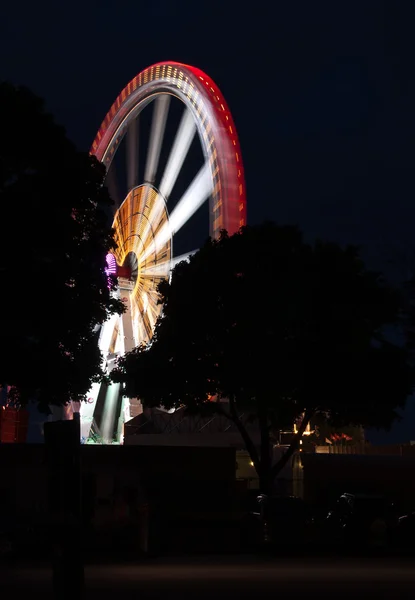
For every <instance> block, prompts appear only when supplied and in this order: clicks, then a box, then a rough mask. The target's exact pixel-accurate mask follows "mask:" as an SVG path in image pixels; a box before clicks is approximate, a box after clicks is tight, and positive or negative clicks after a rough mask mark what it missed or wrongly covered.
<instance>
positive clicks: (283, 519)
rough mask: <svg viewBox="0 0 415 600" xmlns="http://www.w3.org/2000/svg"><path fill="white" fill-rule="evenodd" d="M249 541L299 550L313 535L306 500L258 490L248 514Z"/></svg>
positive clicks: (280, 549) (259, 544) (312, 523)
mask: <svg viewBox="0 0 415 600" xmlns="http://www.w3.org/2000/svg"><path fill="white" fill-rule="evenodd" d="M247 527H248V535H249V540H250V543H251V545H254V546H255V547H256V548H269V549H270V550H271V549H272V550H274V551H280V552H288V551H295V552H297V551H301V550H302V549H304V547H305V546H306V545H307V544H308V543H311V542H312V540H313V537H314V521H313V517H312V514H311V511H310V509H309V508H308V506H307V504H306V503H305V502H304V501H303V500H302V499H301V498H297V497H295V496H289V497H273V496H267V495H265V494H260V495H259V496H257V498H256V508H255V510H253V511H251V512H250V513H249V515H248V518H247Z"/></svg>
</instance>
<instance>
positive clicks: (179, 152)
mask: <svg viewBox="0 0 415 600" xmlns="http://www.w3.org/2000/svg"><path fill="white" fill-rule="evenodd" d="M195 133H196V123H195V120H194V118H193V115H192V113H191V112H190V110H187V109H185V111H184V113H183V116H182V120H181V122H180V125H179V129H178V131H177V134H176V137H175V140H174V143H173V146H172V149H171V151H170V156H169V160H168V161H167V165H166V170H165V172H164V175H163V179H162V180H161V183H160V194H161V195H162V196H163V198H164V199H165V200H166V202H167V200H168V198H169V196H170V194H171V191H172V189H173V187H174V184H175V183H176V180H177V177H178V175H179V173H180V169H181V168H182V165H183V162H184V159H185V158H186V155H187V153H188V151H189V148H190V145H191V143H192V141H193V138H194V136H195Z"/></svg>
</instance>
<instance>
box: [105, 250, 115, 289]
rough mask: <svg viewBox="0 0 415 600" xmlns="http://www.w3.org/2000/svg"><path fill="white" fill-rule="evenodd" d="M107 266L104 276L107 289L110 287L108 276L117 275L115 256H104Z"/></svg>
mask: <svg viewBox="0 0 415 600" xmlns="http://www.w3.org/2000/svg"><path fill="white" fill-rule="evenodd" d="M105 260H106V263H107V266H106V268H105V274H106V276H107V277H108V287H111V286H110V276H111V275H117V261H116V260H115V256H114V255H113V254H111V253H109V254H107V256H106V259H105Z"/></svg>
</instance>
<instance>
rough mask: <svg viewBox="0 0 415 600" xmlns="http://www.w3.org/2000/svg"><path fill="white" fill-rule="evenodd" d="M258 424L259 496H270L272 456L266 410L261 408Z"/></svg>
mask: <svg viewBox="0 0 415 600" xmlns="http://www.w3.org/2000/svg"><path fill="white" fill-rule="evenodd" d="M258 424H259V430H260V434H261V454H260V471H259V473H258V475H259V489H260V492H261V494H266V495H270V494H271V493H272V483H273V478H272V477H271V466H272V456H271V447H270V436H269V426H268V416H267V412H266V410H264V409H261V408H260V409H259V410H258Z"/></svg>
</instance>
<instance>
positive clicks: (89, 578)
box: [0, 557, 415, 600]
mask: <svg viewBox="0 0 415 600" xmlns="http://www.w3.org/2000/svg"><path fill="white" fill-rule="evenodd" d="M414 566H415V564H414V560H409V559H407V560H398V559H393V560H392V559H389V560H388V559H379V560H373V559H372V560H364V559H359V560H357V559H355V560H351V559H348V560H345V559H343V560H342V559H338V560H334V559H333V560H327V559H326V560H310V559H309V560H306V559H298V560H294V559H292V560H289V561H287V560H285V561H283V560H276V559H275V558H274V559H268V560H266V559H263V558H262V559H258V558H250V557H243V558H241V557H235V558H232V557H214V558H211V557H199V558H193V559H188V558H187V559H186V558H183V559H175V560H173V559H170V560H166V559H163V560H161V559H160V560H154V561H152V562H147V563H141V564H133V563H131V564H123V565H102V566H99V565H94V566H88V567H87V568H86V573H85V577H86V597H89V595H90V594H91V593H95V594H99V596H97V597H99V598H100V600H105V599H106V598H108V599H111V600H113V599H114V598H119V597H125V596H120V594H125V593H127V594H128V597H129V598H137V599H139V600H147V599H150V598H151V599H155V598H168V597H174V598H176V597H177V598H181V600H185V599H186V600H187V599H189V600H190V599H192V600H205V599H206V600H207V599H209V600H222V598H223V599H225V598H226V599H227V600H228V599H229V598H238V599H240V598H250V599H252V597H253V596H255V597H257V598H258V596H259V594H265V593H266V594H267V595H268V594H271V597H273V596H274V595H275V596H277V595H278V594H286V595H287V597H288V598H289V600H292V599H293V598H301V599H302V600H304V597H305V596H304V594H307V596H308V595H309V594H310V593H313V592H315V593H316V595H318V597H319V600H323V599H325V598H327V599H328V598H330V600H333V598H336V600H338V599H339V598H348V599H349V600H350V599H352V600H358V599H359V598H362V599H363V598H364V599H365V600H366V599H367V597H368V596H372V594H373V595H374V596H376V597H377V599H383V598H385V599H386V598H387V599H388V600H390V599H391V598H393V597H394V596H395V595H396V596H397V597H399V598H400V599H404V598H405V599H406V598H408V599H409V598H411V599H413V598H414V597H415V569H414ZM0 591H2V592H6V591H9V592H11V591H13V597H15V598H16V597H19V598H20V597H21V598H23V597H24V596H25V595H26V594H28V593H30V592H31V593H32V595H33V594H35V595H37V594H38V593H39V592H40V593H41V594H42V596H43V598H44V600H46V599H47V598H52V586H51V572H50V569H48V568H47V567H28V566H25V567H21V566H20V567H11V568H8V569H0ZM5 597H6V596H5ZM280 597H281V596H280ZM316 597H317V596H316Z"/></svg>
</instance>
